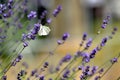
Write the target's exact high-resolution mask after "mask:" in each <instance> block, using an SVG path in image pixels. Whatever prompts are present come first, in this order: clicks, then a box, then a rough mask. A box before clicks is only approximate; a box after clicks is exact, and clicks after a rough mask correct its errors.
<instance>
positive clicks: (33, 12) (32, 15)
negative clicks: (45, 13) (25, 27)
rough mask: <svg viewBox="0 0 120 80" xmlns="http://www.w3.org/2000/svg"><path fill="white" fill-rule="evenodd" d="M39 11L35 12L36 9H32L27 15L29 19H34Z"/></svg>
mask: <svg viewBox="0 0 120 80" xmlns="http://www.w3.org/2000/svg"><path fill="white" fill-rule="evenodd" d="M36 14H37V13H36V12H35V11H31V12H30V13H29V14H28V15H27V17H28V19H30V20H31V19H33V18H36V16H37V15H36Z"/></svg>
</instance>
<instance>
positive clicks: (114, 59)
mask: <svg viewBox="0 0 120 80" xmlns="http://www.w3.org/2000/svg"><path fill="white" fill-rule="evenodd" d="M117 60H118V58H116V57H115V58H113V59H111V60H110V61H111V63H112V64H114V63H116V62H117Z"/></svg>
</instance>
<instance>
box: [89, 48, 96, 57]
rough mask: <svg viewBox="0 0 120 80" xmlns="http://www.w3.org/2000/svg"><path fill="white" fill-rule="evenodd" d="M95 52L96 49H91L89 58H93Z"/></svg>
mask: <svg viewBox="0 0 120 80" xmlns="http://www.w3.org/2000/svg"><path fill="white" fill-rule="evenodd" d="M96 52H97V49H96V48H95V49H93V50H92V52H91V53H90V58H94V56H95V54H96Z"/></svg>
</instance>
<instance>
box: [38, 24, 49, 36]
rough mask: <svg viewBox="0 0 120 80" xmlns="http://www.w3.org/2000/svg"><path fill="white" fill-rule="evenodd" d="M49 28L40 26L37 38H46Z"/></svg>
mask: <svg viewBox="0 0 120 80" xmlns="http://www.w3.org/2000/svg"><path fill="white" fill-rule="evenodd" d="M50 31H51V30H50V28H49V27H47V26H44V25H42V24H41V26H40V30H39V31H38V35H39V36H46V35H48V34H49V33H50Z"/></svg>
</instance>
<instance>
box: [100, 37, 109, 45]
mask: <svg viewBox="0 0 120 80" xmlns="http://www.w3.org/2000/svg"><path fill="white" fill-rule="evenodd" d="M107 40H108V38H107V37H105V38H103V39H102V41H101V43H100V46H101V47H103V46H104V45H105V44H106V42H107Z"/></svg>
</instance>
